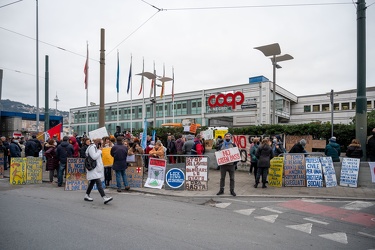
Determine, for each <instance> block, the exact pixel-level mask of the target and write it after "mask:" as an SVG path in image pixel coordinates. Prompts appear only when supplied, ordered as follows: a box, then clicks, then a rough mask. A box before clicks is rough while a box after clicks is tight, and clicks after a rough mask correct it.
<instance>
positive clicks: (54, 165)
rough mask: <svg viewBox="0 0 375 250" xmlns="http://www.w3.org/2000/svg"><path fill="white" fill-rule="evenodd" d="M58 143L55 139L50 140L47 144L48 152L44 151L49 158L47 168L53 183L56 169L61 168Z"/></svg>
mask: <svg viewBox="0 0 375 250" xmlns="http://www.w3.org/2000/svg"><path fill="white" fill-rule="evenodd" d="M56 145H57V143H56V142H55V140H53V139H50V140H48V143H47V144H46V145H45V150H46V152H45V153H44V156H45V157H46V159H47V162H46V170H47V171H49V181H50V183H53V176H54V174H55V170H57V169H58V168H59V160H58V159H57V157H56Z"/></svg>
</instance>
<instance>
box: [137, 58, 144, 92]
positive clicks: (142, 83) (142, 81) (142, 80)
mask: <svg viewBox="0 0 375 250" xmlns="http://www.w3.org/2000/svg"><path fill="white" fill-rule="evenodd" d="M144 72H145V59H144V58H143V67H142V74H143V73H144ZM143 85H144V76H143V75H142V79H141V89H140V90H139V93H138V95H140V94H141V93H142V90H143Z"/></svg>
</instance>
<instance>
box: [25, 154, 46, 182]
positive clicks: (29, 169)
mask: <svg viewBox="0 0 375 250" xmlns="http://www.w3.org/2000/svg"><path fill="white" fill-rule="evenodd" d="M42 180H43V160H42V158H40V157H27V158H26V184H41V183H42Z"/></svg>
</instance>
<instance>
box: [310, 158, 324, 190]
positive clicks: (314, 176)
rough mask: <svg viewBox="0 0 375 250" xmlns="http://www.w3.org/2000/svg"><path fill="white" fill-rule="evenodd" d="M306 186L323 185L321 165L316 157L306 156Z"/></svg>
mask: <svg viewBox="0 0 375 250" xmlns="http://www.w3.org/2000/svg"><path fill="white" fill-rule="evenodd" d="M306 184H307V187H323V175H322V165H321V163H320V160H319V158H318V157H306Z"/></svg>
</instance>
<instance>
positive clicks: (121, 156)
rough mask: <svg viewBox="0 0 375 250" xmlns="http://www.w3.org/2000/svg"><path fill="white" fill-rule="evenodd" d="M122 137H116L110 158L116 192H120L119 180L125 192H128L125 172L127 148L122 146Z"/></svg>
mask: <svg viewBox="0 0 375 250" xmlns="http://www.w3.org/2000/svg"><path fill="white" fill-rule="evenodd" d="M123 140H124V137H123V136H117V138H116V145H114V146H113V147H112V148H111V156H112V157H113V159H114V160H113V165H112V169H113V170H114V171H115V173H116V184H117V192H121V178H122V181H123V183H124V186H125V190H129V189H130V187H129V184H128V179H127V177H126V172H125V170H126V169H127V168H128V164H127V162H126V157H127V156H128V147H127V146H125V145H124V144H123Z"/></svg>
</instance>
